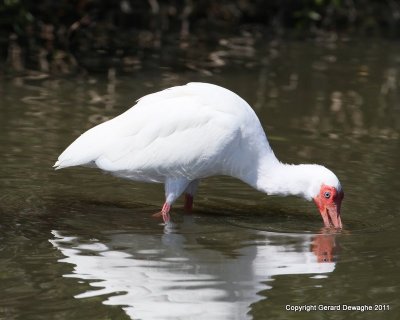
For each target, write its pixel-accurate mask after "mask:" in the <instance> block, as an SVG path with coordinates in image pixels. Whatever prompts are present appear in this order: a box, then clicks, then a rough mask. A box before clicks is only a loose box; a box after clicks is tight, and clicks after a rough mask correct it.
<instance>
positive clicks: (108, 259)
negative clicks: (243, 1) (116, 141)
mask: <svg viewBox="0 0 400 320" xmlns="http://www.w3.org/2000/svg"><path fill="white" fill-rule="evenodd" d="M399 49H400V46H399V45H398V44H394V43H387V42H377V43H368V44H363V43H347V44H346V43H344V44H314V43H310V44H309V43H281V44H277V45H270V46H267V47H263V48H255V49H254V52H253V51H251V54H250V55H249V54H247V53H246V54H245V55H243V56H240V55H239V56H235V55H230V52H229V51H225V53H224V54H220V56H219V59H222V61H223V62H224V63H225V64H221V65H218V64H216V63H214V64H215V65H213V63H211V64H210V61H209V59H208V57H211V58H212V59H211V60H212V61H211V62H213V59H215V56H216V55H217V56H218V52H217V53H213V54H212V55H210V56H209V55H204V59H203V60H202V59H199V60H195V61H190V57H189V58H188V59H189V61H186V62H185V63H187V64H189V63H191V64H190V68H186V69H185V68H182V69H181V70H180V71H179V72H173V70H171V69H165V68H158V67H157V68H156V67H154V66H153V67H147V68H143V69H142V70H140V71H138V72H137V73H135V74H133V75H121V74H119V73H118V72H117V75H116V76H114V74H113V71H112V70H111V71H110V73H109V75H108V76H88V77H79V78H77V79H76V78H66V79H59V78H44V79H41V77H33V76H27V77H15V78H12V79H3V80H2V81H1V82H0V93H1V94H0V110H1V118H0V127H1V128H2V131H1V135H0V150H1V155H2V157H1V160H0V161H1V165H0V279H1V281H0V319H24V320H25V319H291V318H295V317H296V319H297V318H304V319H321V318H322V317H324V318H327V319H342V318H343V317H352V318H354V319H381V318H384V319H398V318H399V316H400V312H399V310H398V308H399V305H400V302H399V298H398V297H399V296H400V281H399V280H400V276H399V272H398V271H399V267H400V265H399V261H400V251H399V250H398V247H399V240H400V236H399V233H398V232H397V227H398V225H399V224H400V212H399V200H400V193H399V187H400V173H399V170H398V169H399V156H400V144H399V129H400V102H399V101H400V100H399V95H400V88H399V86H400V54H399V52H400V50H399ZM213 57H214V58H213ZM218 61H219V60H218ZM218 61H217V62H218ZM219 62H220V61H219ZM193 66H194V67H193ZM161 67H162V66H161ZM185 70H186V71H185ZM206 71H207V72H206ZM188 81H207V82H213V83H216V84H220V85H223V86H225V87H228V88H230V89H231V90H233V91H235V92H237V93H238V94H240V95H241V96H242V97H243V98H245V99H246V100H247V101H248V102H249V103H250V104H251V105H252V106H253V107H254V109H255V110H256V112H257V114H258V115H259V117H260V119H261V122H262V124H263V126H264V128H265V129H266V131H267V133H268V136H269V139H270V142H271V145H272V147H273V149H274V151H275V153H276V154H277V156H278V157H279V158H280V159H281V160H282V161H285V162H295V163H304V162H315V163H321V164H324V165H326V166H327V167H329V168H331V169H332V170H333V171H335V173H336V174H337V175H338V176H339V178H340V180H341V182H342V185H343V187H344V190H345V199H344V202H343V208H342V221H343V223H344V225H345V229H344V230H343V231H342V232H341V233H329V232H328V233H327V232H325V231H323V230H321V227H322V220H321V218H320V217H319V214H318V212H317V210H316V208H315V207H314V204H313V203H308V202H305V201H303V200H301V199H297V198H279V197H268V196H266V195H264V194H261V193H259V192H257V191H255V190H253V189H251V188H250V187H248V186H246V185H243V184H242V183H241V182H239V181H236V180H234V179H231V178H228V177H213V178H210V179H206V180H205V181H203V182H202V184H201V186H200V189H199V194H198V196H197V198H196V199H195V211H194V213H193V214H192V215H187V214H184V213H183V210H182V209H181V207H182V201H179V202H178V203H177V204H176V206H175V207H174V210H173V213H172V219H173V224H172V225H171V226H168V227H165V226H163V225H162V224H160V222H159V221H158V220H154V219H153V218H151V214H152V213H154V212H156V211H158V210H159V208H160V206H161V204H162V202H163V189H162V186H161V185H152V184H143V183H132V182H129V181H124V180H120V179H117V178H114V177H112V176H109V175H105V174H102V173H101V172H99V171H97V170H93V169H86V168H73V169H67V170H62V171H57V172H54V171H53V170H52V168H51V167H52V165H53V163H54V161H55V159H56V158H57V156H58V154H59V153H60V152H61V151H62V150H63V149H64V148H65V147H66V146H67V145H68V144H69V143H70V142H71V141H72V140H73V139H75V138H76V137H77V136H78V135H79V134H80V133H81V132H82V131H83V130H86V129H88V128H89V127H91V126H93V125H94V124H96V123H99V122H101V121H104V120H106V119H108V118H110V117H113V116H115V115H117V114H119V113H121V112H122V111H123V110H125V109H126V107H128V106H130V105H132V104H133V102H134V100H135V99H137V98H139V97H140V96H142V95H144V94H146V93H149V92H153V91H156V90H158V89H161V88H165V87H168V86H172V85H175V84H182V83H185V82H188ZM338 304H340V305H342V304H346V305H371V306H374V305H376V304H380V305H384V308H390V310H389V311H367V312H361V311H336V312H335V311H311V312H309V313H308V312H301V313H295V312H292V311H287V310H286V306H287V305H290V306H301V305H308V306H313V305H316V306H317V307H318V305H325V306H326V305H338Z"/></svg>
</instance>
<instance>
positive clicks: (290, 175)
mask: <svg viewBox="0 0 400 320" xmlns="http://www.w3.org/2000/svg"><path fill="white" fill-rule="evenodd" d="M313 166H314V165H312V164H299V165H293V164H284V163H282V162H280V161H278V160H277V159H276V158H275V157H273V158H271V157H264V158H263V159H261V160H260V162H259V165H258V166H257V168H254V170H255V171H256V172H255V173H253V174H252V175H250V176H249V179H247V181H246V180H245V182H247V183H248V184H250V185H251V186H253V187H254V188H256V189H257V190H259V191H262V192H265V193H267V194H269V195H282V196H286V195H295V196H300V197H303V198H305V199H308V200H311V194H312V193H313V190H312V188H313V186H312V183H311V182H312V179H311V175H312V168H313Z"/></svg>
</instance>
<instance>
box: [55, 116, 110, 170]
mask: <svg viewBox="0 0 400 320" xmlns="http://www.w3.org/2000/svg"><path fill="white" fill-rule="evenodd" d="M105 124H106V123H102V124H100V125H98V126H96V127H94V128H92V129H90V130H88V131H86V132H85V133H83V134H82V135H81V136H80V137H78V138H77V139H76V140H75V141H74V142H72V143H71V144H70V145H69V147H68V148H67V149H65V150H64V151H63V153H61V155H60V156H59V157H58V160H57V161H56V163H55V164H54V166H53V167H54V168H55V170H59V169H63V168H67V167H74V166H81V165H85V164H87V163H90V162H93V161H96V159H97V158H98V157H99V156H100V155H101V154H102V150H103V147H104V145H105V144H107V142H108V139H109V136H110V135H112V133H110V132H109V130H104V129H106V128H107V127H106V126H105ZM99 142H101V143H99Z"/></svg>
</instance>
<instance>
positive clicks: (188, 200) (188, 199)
mask: <svg viewBox="0 0 400 320" xmlns="http://www.w3.org/2000/svg"><path fill="white" fill-rule="evenodd" d="M183 209H184V210H185V211H186V212H191V211H192V209H193V196H192V195H191V194H189V193H185V204H184V206H183Z"/></svg>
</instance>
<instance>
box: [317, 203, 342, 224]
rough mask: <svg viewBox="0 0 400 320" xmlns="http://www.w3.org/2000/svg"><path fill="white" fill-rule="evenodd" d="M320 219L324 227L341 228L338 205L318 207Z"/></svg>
mask: <svg viewBox="0 0 400 320" xmlns="http://www.w3.org/2000/svg"><path fill="white" fill-rule="evenodd" d="M320 213H321V216H322V219H323V220H324V224H325V227H327V228H331V227H334V228H337V229H342V219H341V218H340V206H338V205H336V204H332V205H329V206H326V207H324V208H320Z"/></svg>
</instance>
